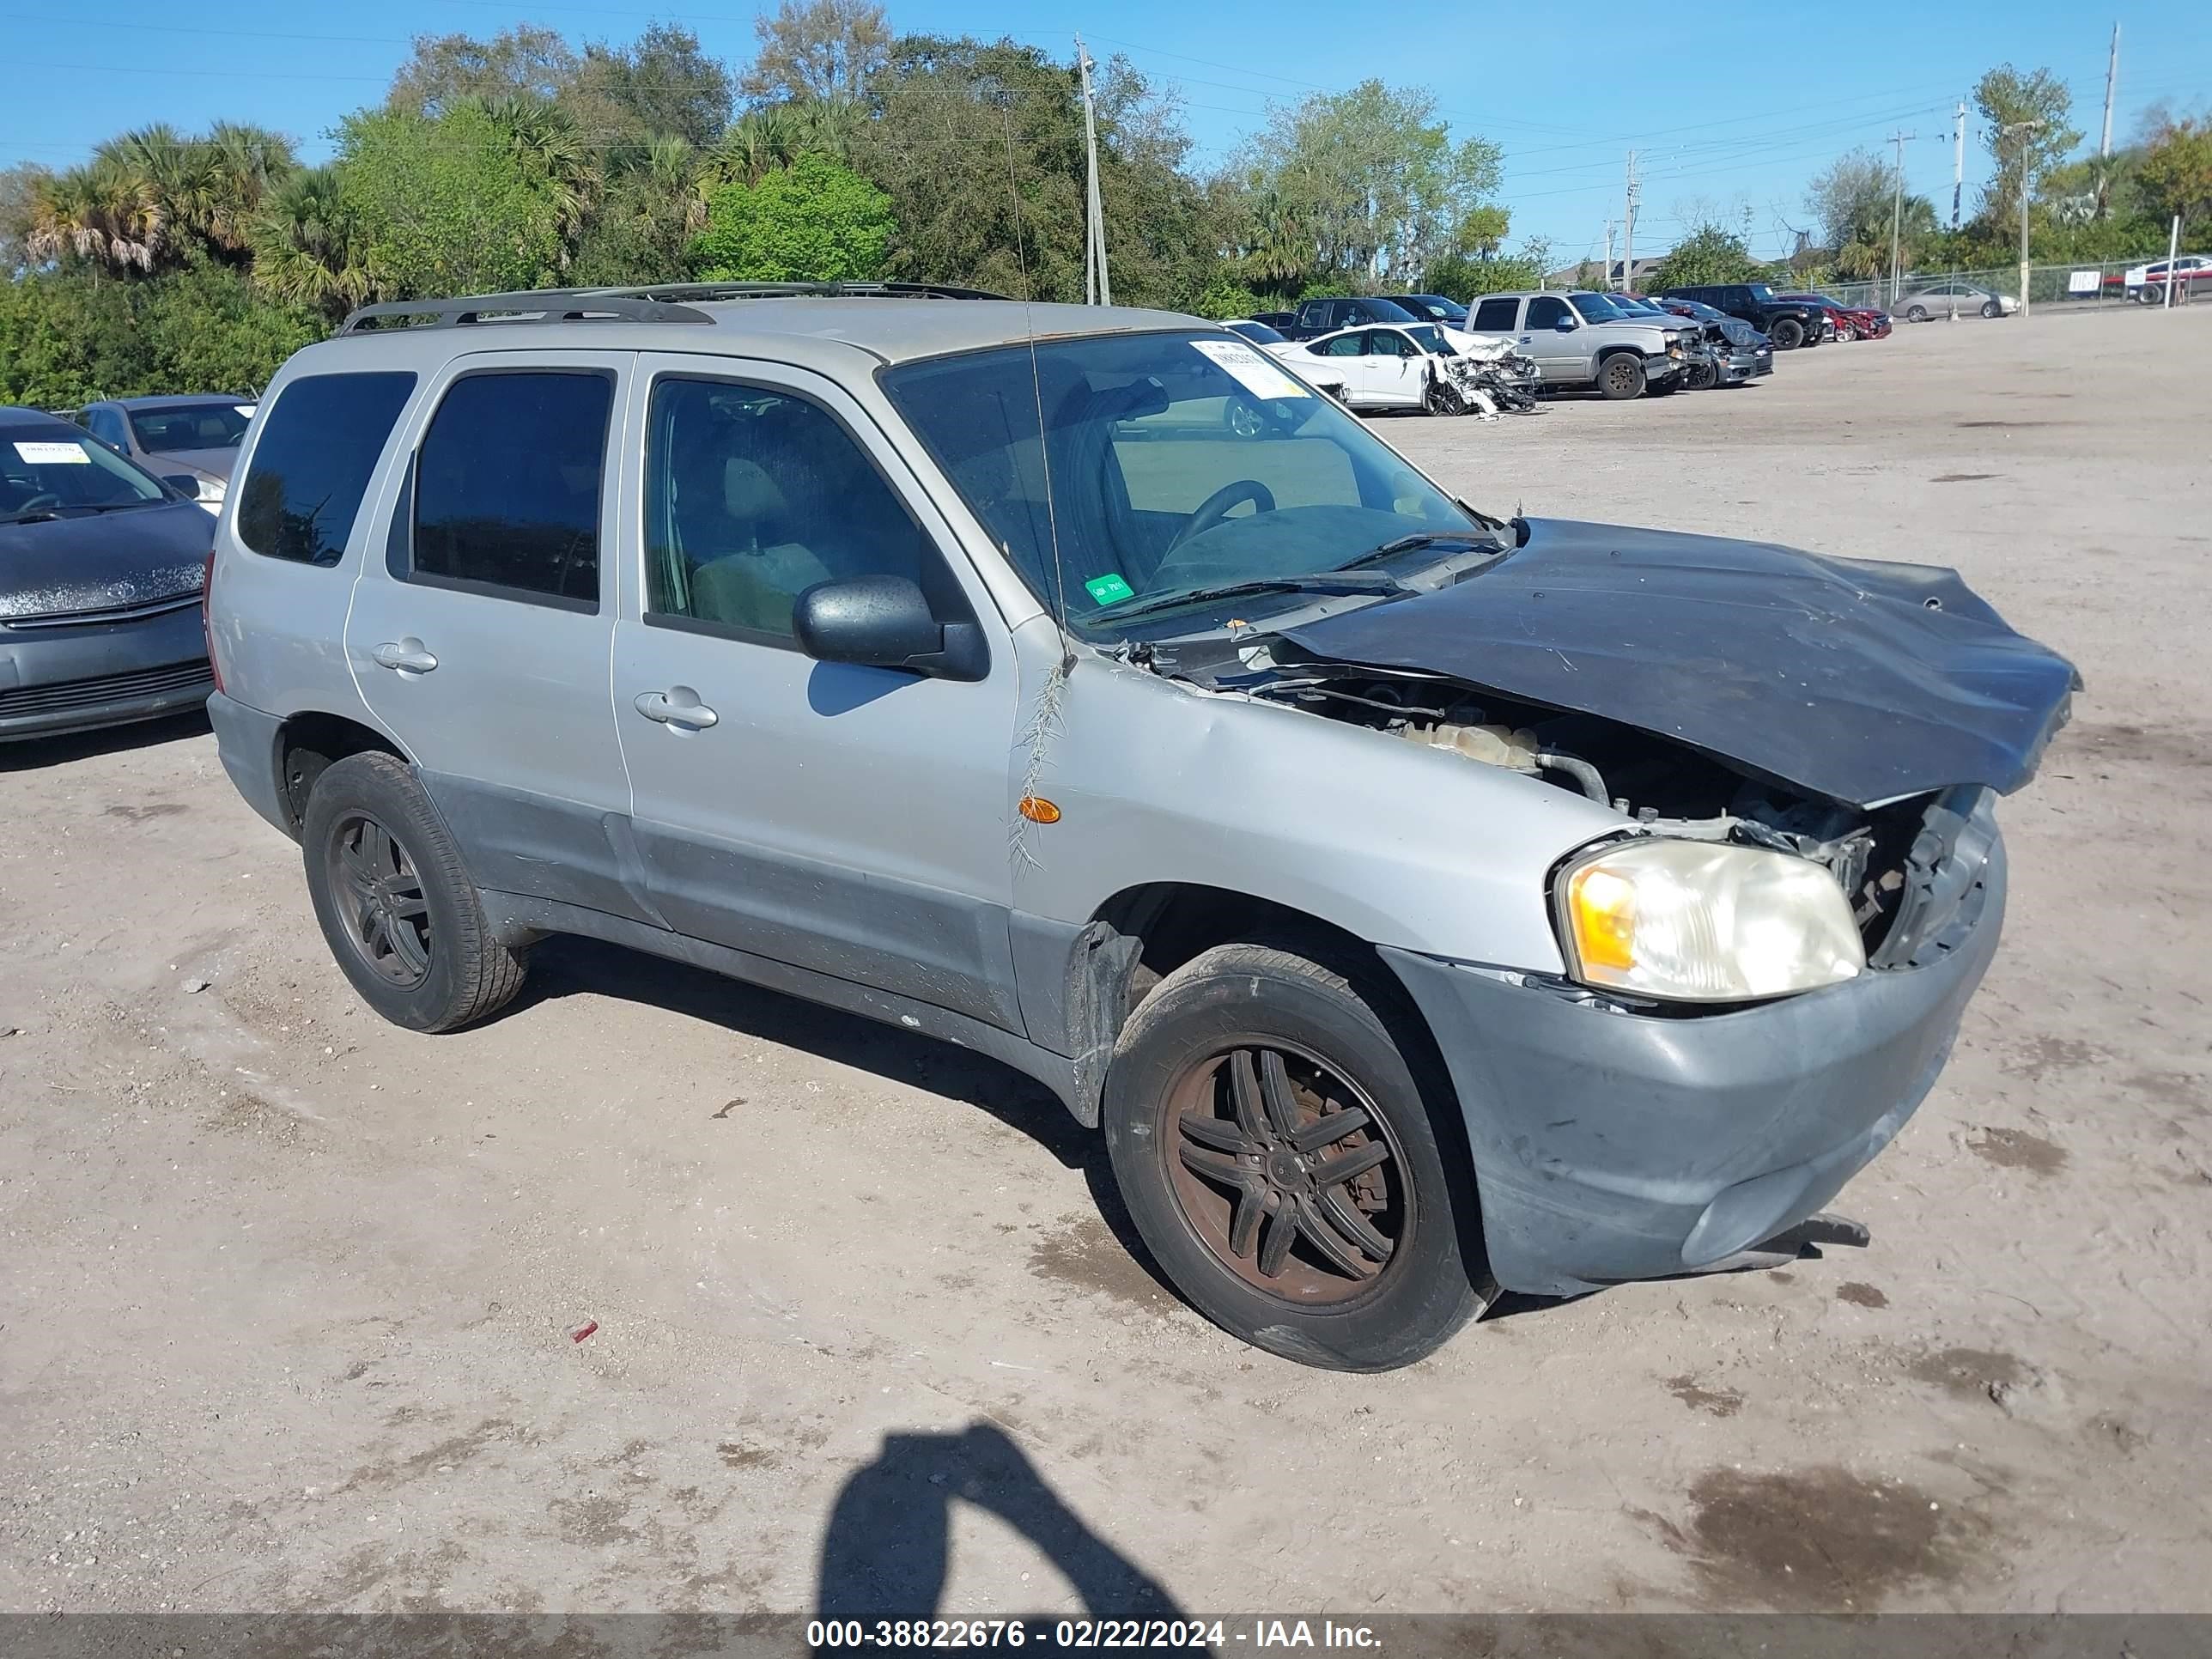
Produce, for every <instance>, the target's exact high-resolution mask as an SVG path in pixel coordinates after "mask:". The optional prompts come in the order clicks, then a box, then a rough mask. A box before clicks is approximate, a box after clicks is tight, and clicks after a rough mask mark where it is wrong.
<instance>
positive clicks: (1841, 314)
mask: <svg viewBox="0 0 2212 1659" xmlns="http://www.w3.org/2000/svg"><path fill="white" fill-rule="evenodd" d="M1775 297H1776V298H1777V299H1778V300H1788V301H1793V302H1795V303H1796V304H1798V305H1801V306H1819V307H1822V308H1823V309H1824V310H1826V312H1827V313H1828V315H1829V316H1830V317H1832V318H1833V319H1835V324H1836V337H1837V338H1838V340H1880V339H1885V338H1887V337H1888V334H1889V331H1890V321H1889V313H1887V312H1886V311H1878V310H1876V309H1875V307H1872V306H1847V305H1845V304H1844V303H1843V302H1842V301H1840V300H1831V299H1830V298H1829V297H1828V296H1827V295H1825V294H1778V295H1776V296H1775Z"/></svg>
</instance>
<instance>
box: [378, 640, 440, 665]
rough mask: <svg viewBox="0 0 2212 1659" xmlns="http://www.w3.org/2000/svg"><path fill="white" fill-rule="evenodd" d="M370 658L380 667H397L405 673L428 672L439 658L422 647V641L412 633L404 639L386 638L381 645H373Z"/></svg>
mask: <svg viewBox="0 0 2212 1659" xmlns="http://www.w3.org/2000/svg"><path fill="white" fill-rule="evenodd" d="M368 659H369V660H370V661H371V662H373V663H374V664H375V665H377V666H378V667H379V668H392V669H397V670H398V671H399V672H401V673H403V674H427V673H428V672H429V671H431V670H432V669H434V668H435V667H436V666H437V665H438V659H437V658H435V657H434V656H432V655H431V654H430V653H429V652H428V651H427V650H425V649H424V648H423V647H422V641H420V640H418V639H416V637H415V636H414V635H412V634H410V635H408V636H407V637H406V638H405V639H404V640H386V641H384V643H383V644H381V645H375V646H371V647H369V652H368Z"/></svg>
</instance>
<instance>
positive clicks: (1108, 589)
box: [1083, 570, 1137, 606]
mask: <svg viewBox="0 0 2212 1659" xmlns="http://www.w3.org/2000/svg"><path fill="white" fill-rule="evenodd" d="M1083 586H1084V590H1085V592H1088V593H1089V594H1090V595H1091V603H1092V604H1094V605H1100V606H1104V605H1119V604H1121V601H1122V600H1124V599H1135V598H1136V597H1137V590H1136V589H1135V588H1133V587H1132V586H1129V584H1128V583H1127V582H1126V581H1123V580H1121V572H1120V571H1118V570H1109V571H1108V572H1107V573H1106V574H1104V575H1103V576H1093V577H1092V578H1091V580H1089V581H1087V582H1085V583H1084V584H1083Z"/></svg>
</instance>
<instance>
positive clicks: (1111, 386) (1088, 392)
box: [881, 333, 1488, 636]
mask: <svg viewBox="0 0 2212 1659" xmlns="http://www.w3.org/2000/svg"><path fill="white" fill-rule="evenodd" d="M1032 357H1034V366H1033V365H1032ZM1032 376H1034V379H1033V378H1032ZM881 380H882V384H883V386H884V392H886V393H887V394H888V395H889V396H890V400H891V402H892V403H893V404H895V405H896V407H897V409H898V411H899V413H900V414H901V415H902V416H904V417H905V418H906V421H907V422H908V425H910V426H911V427H912V428H914V429H915V432H916V433H917V434H919V435H920V436H921V441H922V442H923V443H924V444H926V445H927V447H928V448H929V451H930V453H931V454H932V455H933V456H934V457H935V458H936V459H937V462H938V464H939V465H940V466H942V467H943V468H944V469H945V473H946V475H947V476H948V477H950V478H951V480H952V483H953V484H954V486H955V487H956V488H957V489H958V490H959V491H960V494H961V495H962V497H963V499H964V500H965V501H967V503H968V505H969V507H970V509H972V510H973V511H974V513H975V516H976V518H977V519H978V520H981V522H982V525H983V526H984V528H985V529H986V530H987V531H989V532H990V534H991V538H992V539H993V540H994V541H995V542H997V543H998V544H999V546H1000V550H1001V551H1003V552H1004V553H1005V554H1006V557H1007V559H1008V560H1009V561H1010V562H1012V564H1013V566H1014V567H1015V568H1016V569H1018V571H1020V573H1021V574H1022V575H1023V577H1024V580H1027V581H1028V583H1029V585H1030V589H1031V590H1032V591H1033V592H1036V595H1037V597H1038V598H1039V599H1042V600H1043V601H1045V602H1046V603H1047V604H1051V603H1052V602H1053V599H1054V595H1055V594H1056V593H1060V592H1065V595H1066V612H1067V617H1068V620H1069V623H1070V625H1071V626H1073V628H1074V629H1076V630H1077V631H1078V632H1079V633H1082V634H1085V635H1092V636H1097V635H1115V634H1116V633H1118V631H1119V630H1118V629H1116V627H1115V617H1114V611H1115V607H1116V606H1130V607H1131V608H1134V606H1133V602H1144V603H1147V604H1149V603H1151V602H1154V601H1158V600H1161V599H1170V598H1171V596H1173V595H1176V594H1179V593H1188V592H1194V591H1195V590H1197V589H1200V588H1212V587H1218V586H1227V585H1230V584H1232V583H1237V582H1243V581H1260V580H1273V579H1279V578H1285V577H1296V576H1304V575H1310V574H1316V573H1322V572H1328V571H1333V570H1339V569H1341V568H1344V567H1345V566H1346V565H1347V564H1350V563H1352V562H1354V561H1357V560H1358V559H1360V558H1362V557H1363V556H1365V555H1368V554H1371V553H1373V552H1375V551H1376V550H1377V549H1379V548H1381V547H1383V546H1384V545H1386V544H1389V543H1392V542H1395V541H1398V540H1401V539H1402V538H1407V537H1409V536H1413V537H1419V536H1446V537H1477V538H1484V537H1486V536H1487V535H1488V532H1487V531H1486V529H1485V528H1484V527H1483V526H1481V525H1480V524H1479V523H1477V522H1476V521H1475V520H1473V519H1471V518H1470V517H1469V516H1468V513H1465V512H1464V511H1462V509H1461V508H1460V507H1457V506H1456V505H1455V504H1454V502H1453V501H1452V500H1451V499H1450V497H1449V496H1447V495H1445V494H1444V493H1443V491H1442V490H1440V489H1437V487H1436V486H1435V485H1434V484H1431V483H1429V482H1428V481H1427V480H1426V479H1425V478H1423V477H1421V476H1420V475H1419V473H1417V472H1415V471H1413V467H1412V466H1411V465H1410V464H1408V463H1407V461H1406V460H1404V459H1402V458H1401V457H1400V456H1399V455H1398V453H1396V452H1395V450H1393V449H1391V448H1390V447H1389V446H1388V445H1386V444H1384V443H1383V442H1382V441H1380V440H1378V439H1376V438H1375V437H1374V436H1372V435H1370V434H1369V433H1368V431H1367V430H1366V428H1364V427H1362V426H1361V425H1360V423H1359V422H1358V420H1357V419H1356V418H1354V417H1353V416H1352V414H1351V413H1350V412H1349V411H1348V410H1346V409H1345V408H1344V407H1343V406H1342V405H1341V404H1339V403H1337V402H1336V401H1335V400H1334V398H1327V397H1322V396H1321V395H1319V394H1317V393H1316V392H1314V391H1313V390H1312V388H1310V386H1307V385H1306V384H1305V383H1304V381H1302V380H1297V379H1295V378H1294V377H1293V376H1291V374H1288V373H1287V372H1286V371H1285V370H1284V369H1283V368H1281V367H1280V366H1279V365H1278V364H1277V363H1276V362H1274V361H1273V360H1272V359H1271V358H1269V357H1268V356H1266V355H1265V354H1264V353H1261V352H1259V351H1256V350H1255V349H1252V348H1251V347H1249V346H1247V345H1243V344H1242V343H1239V342H1237V341H1234V340H1225V339H1223V338H1222V337H1220V336H1219V335H1218V334H1189V333H1164V334H1115V335H1100V336H1093V337H1090V338H1086V339H1079V340H1062V341H1055V342H1053V343H1048V344H1039V345H1038V346H1036V348H1035V349H1034V353H1032V350H1031V348H1030V347H1028V346H1008V347H1004V348H1001V349H994V350H989V351H981V352H972V353H968V354H964V355H962V356H953V357H940V358H935V359H932V360H930V361H927V362H917V363H908V364H905V365H903V366H902V367H899V368H889V369H885V370H884V371H883V372H882V375H881ZM1040 404H1041V405H1042V409H1043V410H1044V413H1045V419H1044V422H1042V425H1043V427H1044V432H1045V439H1046V441H1044V442H1042V443H1040V441H1039V432H1038V428H1039V424H1040V423H1039V421H1038V419H1037V411H1038V409H1039V407H1040ZM1055 530H1056V531H1057V539H1058V544H1059V549H1060V559H1059V568H1058V569H1057V570H1055V568H1054V556H1053V548H1054V532H1055ZM1297 602H1298V601H1297V599H1296V598H1295V597H1291V598H1283V599H1277V598H1273V596H1267V595H1262V596H1260V597H1259V598H1257V599H1255V600H1254V601H1253V602H1252V605H1251V611H1253V612H1258V611H1266V610H1267V609H1268V608H1269V607H1270V606H1271V605H1273V606H1274V607H1276V608H1279V607H1281V606H1283V605H1292V604H1296V603H1297Z"/></svg>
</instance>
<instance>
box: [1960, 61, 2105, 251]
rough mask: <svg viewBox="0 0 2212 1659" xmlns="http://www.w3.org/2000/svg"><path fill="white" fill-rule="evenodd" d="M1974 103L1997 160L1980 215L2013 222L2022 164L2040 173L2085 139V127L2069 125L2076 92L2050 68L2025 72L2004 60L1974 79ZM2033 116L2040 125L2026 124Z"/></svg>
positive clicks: (1992, 222)
mask: <svg viewBox="0 0 2212 1659" xmlns="http://www.w3.org/2000/svg"><path fill="white" fill-rule="evenodd" d="M1974 107H1975V108H1976V109H1978V111H1980V112H1981V117H1982V120H1983V123H1984V125H1983V128H1982V135H1981V137H1982V142H1983V143H1984V144H1986V145H1987V146H1988V147H1989V151H1990V157H1991V159H1992V160H1993V161H1996V175H1995V176H1994V177H1993V178H1992V179H1990V182H1989V183H1988V185H1985V186H1984V188H1983V191H1982V206H1981V218H1982V219H1983V220H1984V222H1986V223H1988V224H1990V225H1993V226H1999V227H2001V226H2004V225H2008V224H2010V223H2012V222H2015V221H2016V220H2017V219H2018V217H2019V215H2020V192H2021V171H2022V168H2023V167H2025V168H2026V169H2027V173H2029V174H2031V175H2033V176H2034V177H2037V178H2040V177H2041V176H2042V175H2043V174H2044V173H2048V172H2049V171H2050V170H2051V168H2052V167H2057V165H2058V164H2059V163H2060V162H2061V161H2064V160H2065V159H2066V157H2067V156H2068V155H2070V154H2072V153H2073V149H2074V147H2075V145H2076V144H2078V143H2081V129H2080V128H2078V127H2073V126H2069V125H2067V115H2068V113H2069V112H2070V111H2071V110H2072V108H2073V107H2074V94H2072V93H2070V92H2069V91H2068V90H2067V89H2066V83H2065V82H2063V81H2061V80H2060V79H2059V78H2058V77H2057V76H2055V75H2053V74H2052V73H2051V71H2050V70H2047V69H2039V70H2034V71H2033V72H2032V73H2029V74H2027V75H2023V74H2021V72H2020V71H2019V70H2016V69H2015V68H2014V67H2013V66H2012V65H2011V64H2000V65H1998V66H1997V67H1996V69H1993V70H1990V72H1989V73H1988V74H1987V75H1984V76H1982V78H1981V79H1980V80H1979V81H1978V82H1975V83H1974ZM2030 122H2033V123H2036V124H2037V125H2034V126H2033V127H2029V126H2027V125H2026V124H2027V123H2030ZM2008 129H2017V130H2011V131H2008Z"/></svg>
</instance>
